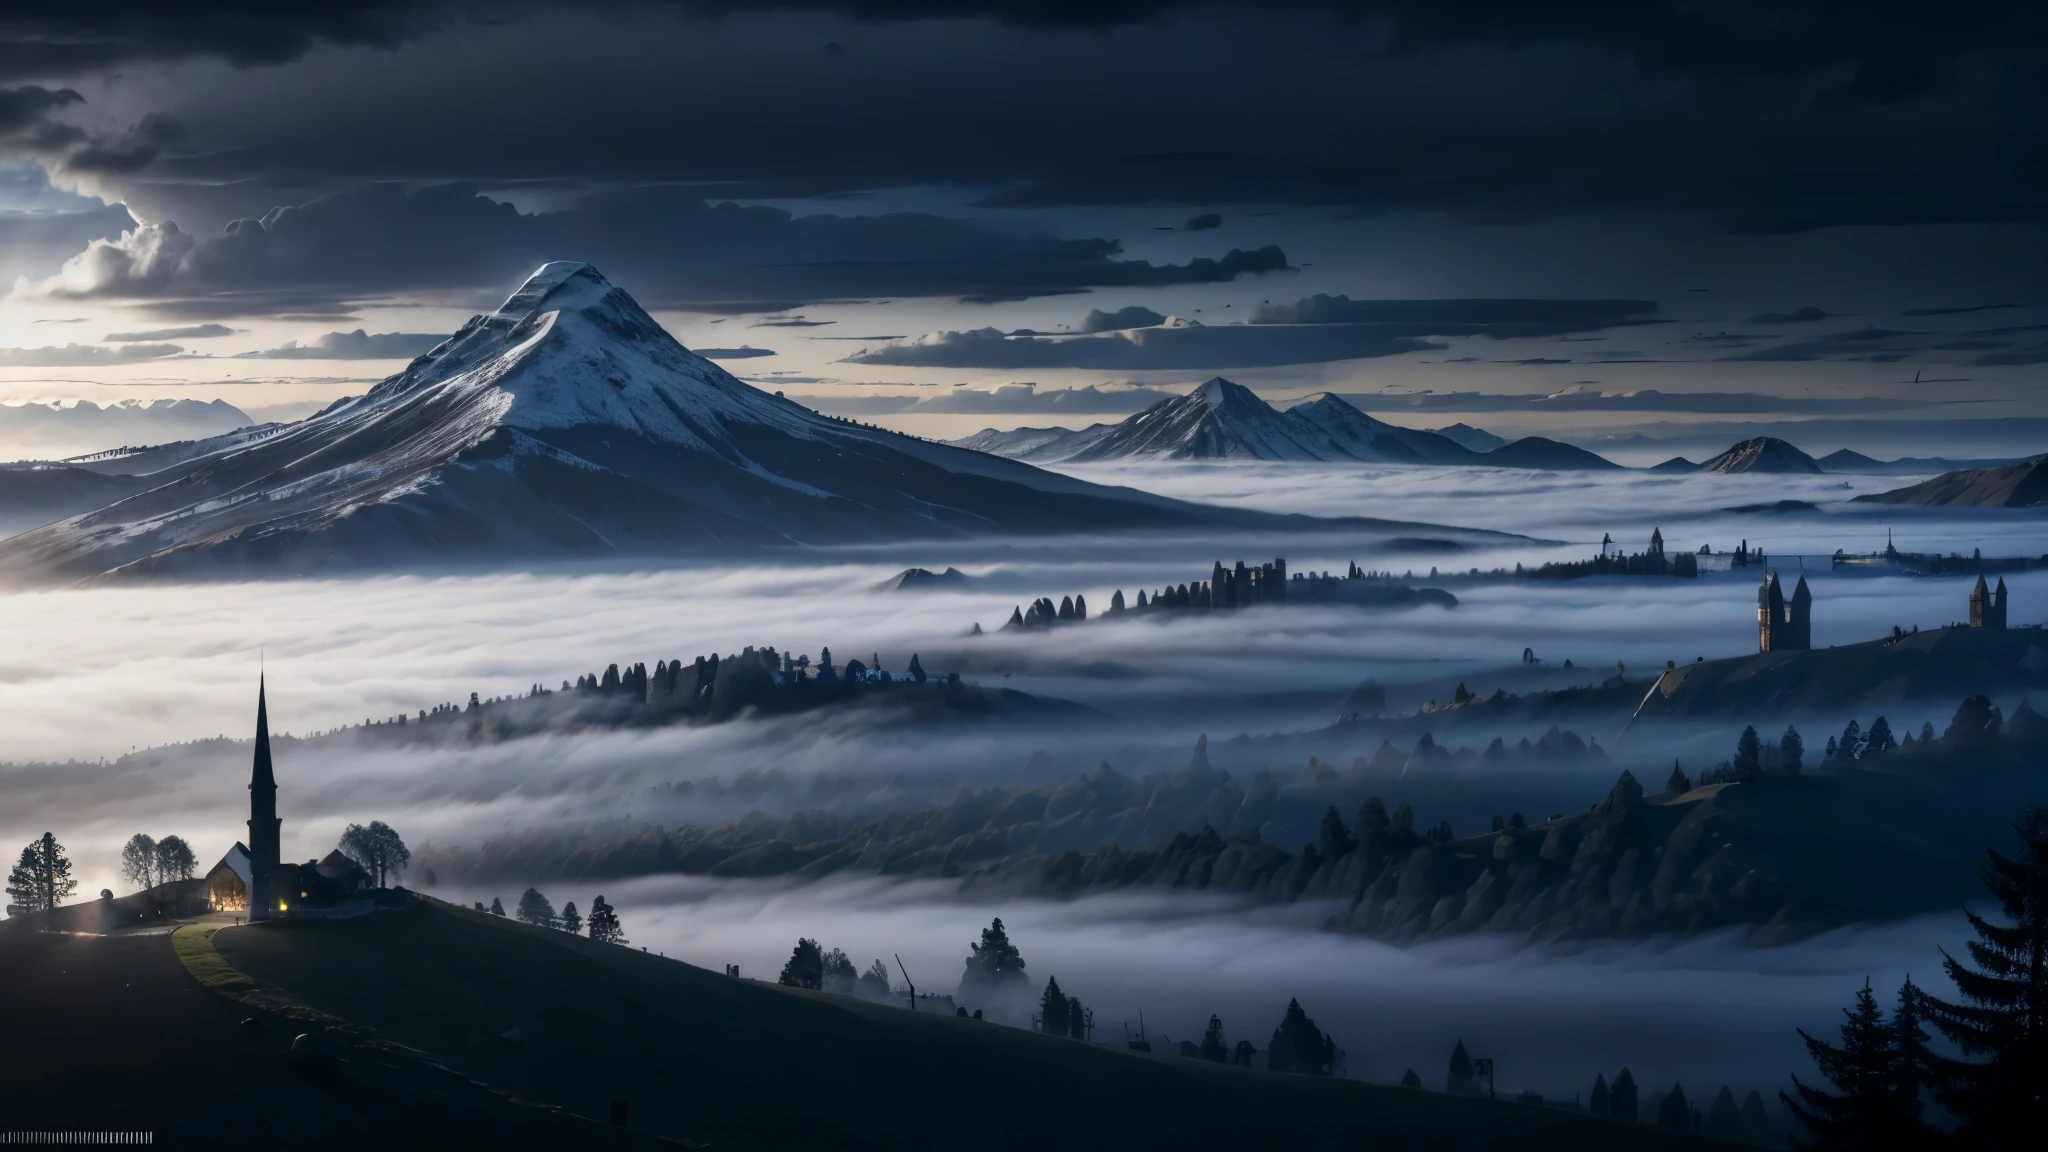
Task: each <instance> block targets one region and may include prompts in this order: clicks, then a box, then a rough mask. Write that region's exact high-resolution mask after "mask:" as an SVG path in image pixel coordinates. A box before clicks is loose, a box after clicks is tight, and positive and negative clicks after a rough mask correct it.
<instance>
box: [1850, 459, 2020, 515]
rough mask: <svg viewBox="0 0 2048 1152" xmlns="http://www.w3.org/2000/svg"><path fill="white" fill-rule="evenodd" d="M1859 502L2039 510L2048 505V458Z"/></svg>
mask: <svg viewBox="0 0 2048 1152" xmlns="http://www.w3.org/2000/svg"><path fill="white" fill-rule="evenodd" d="M1856 500H1857V501H1858V502H1862V503H1870V504H1909V505H1914V506H1917V507H1921V508H2038V507H2041V506H2042V505H2044V504H2048V457H2041V458H2038V459H2034V460H2026V461H2022V462H2020V463H2018V464H2007V465H2005V466H2004V467H2000V468H1975V469H1968V470H1964V471H1960V472H1944V473H1942V474H1941V475H1939V476H1936V477H1935V478H1934V479H1932V480H1923V481H1921V482H1920V483H1918V484H1911V485H1908V486H1906V487H1904V488H1894V489H1892V490H1891V491H1889V492H1874V493H1871V494H1869V495H1865V496H1858V497H1856Z"/></svg>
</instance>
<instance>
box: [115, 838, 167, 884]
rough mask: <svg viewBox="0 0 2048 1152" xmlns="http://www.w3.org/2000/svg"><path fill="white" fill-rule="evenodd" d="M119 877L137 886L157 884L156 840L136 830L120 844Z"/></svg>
mask: <svg viewBox="0 0 2048 1152" xmlns="http://www.w3.org/2000/svg"><path fill="white" fill-rule="evenodd" d="M121 878H122V879H124V880H126V881H128V882H129V883H130V884H133V885H135V886H136V887H137V888H142V889H145V890H146V889H150V888H154V887H156V886H157V884H158V883H159V881H158V880H157V870H156V841H155V840H154V839H153V838H151V837H150V836H149V835H147V834H146V833H142V832H137V833H136V834H135V835H133V836H130V837H129V838H128V843H126V844H124V845H122V846H121Z"/></svg>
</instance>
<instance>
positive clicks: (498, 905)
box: [491, 896, 505, 916]
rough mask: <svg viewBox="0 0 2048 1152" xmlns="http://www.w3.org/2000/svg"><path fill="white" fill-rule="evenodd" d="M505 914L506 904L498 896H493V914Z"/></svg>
mask: <svg viewBox="0 0 2048 1152" xmlns="http://www.w3.org/2000/svg"><path fill="white" fill-rule="evenodd" d="M504 914H505V905H504V903H503V902H502V901H500V900H499V899H498V898H497V897H496V896H493V897H491V915H493V916H503V915H504Z"/></svg>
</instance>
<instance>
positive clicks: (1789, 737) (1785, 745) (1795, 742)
mask: <svg viewBox="0 0 2048 1152" xmlns="http://www.w3.org/2000/svg"><path fill="white" fill-rule="evenodd" d="M1805 759H1806V741H1804V740H1802V739H1800V738H1799V729H1797V728H1791V727H1788V728H1786V729H1785V734H1784V735H1783V736H1780V737H1778V766H1779V767H1781V768H1783V769H1784V770H1785V775H1787V776H1797V775H1799V769H1800V767H1801V764H1802V762H1803V761H1804V760H1805Z"/></svg>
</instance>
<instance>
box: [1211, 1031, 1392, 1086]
mask: <svg viewBox="0 0 2048 1152" xmlns="http://www.w3.org/2000/svg"><path fill="white" fill-rule="evenodd" d="M1238 1043H1240V1044H1242V1043H1245V1041H1242V1040H1240V1041H1238ZM1401 1087H1403V1088H1420V1087H1422V1077H1420V1076H1417V1075H1416V1074H1415V1069H1413V1068H1410V1069H1409V1070H1407V1071H1406V1072H1403V1073H1401Z"/></svg>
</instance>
